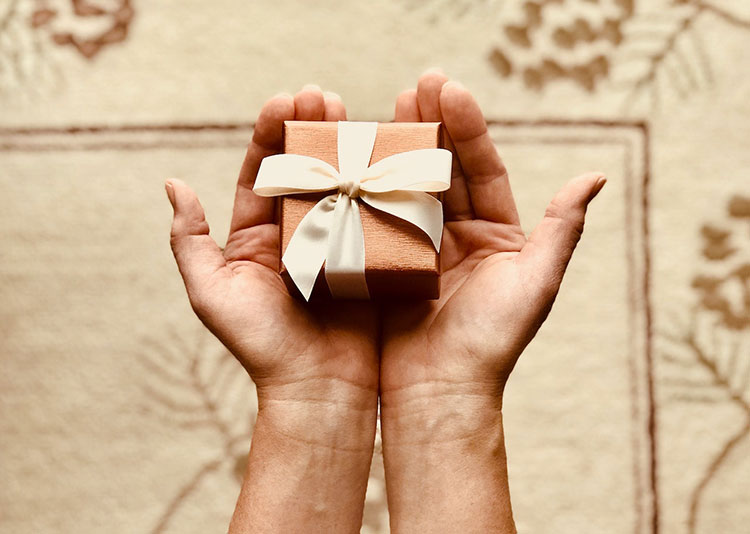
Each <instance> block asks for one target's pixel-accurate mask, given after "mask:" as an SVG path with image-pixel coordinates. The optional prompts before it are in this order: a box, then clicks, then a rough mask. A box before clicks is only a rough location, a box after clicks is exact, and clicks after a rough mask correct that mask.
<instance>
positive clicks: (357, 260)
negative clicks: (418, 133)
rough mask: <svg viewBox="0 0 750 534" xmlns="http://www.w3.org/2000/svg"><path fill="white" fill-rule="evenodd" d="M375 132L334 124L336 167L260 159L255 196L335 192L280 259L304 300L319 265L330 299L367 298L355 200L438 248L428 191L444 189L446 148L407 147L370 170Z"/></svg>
mask: <svg viewBox="0 0 750 534" xmlns="http://www.w3.org/2000/svg"><path fill="white" fill-rule="evenodd" d="M377 130H378V124H377V123H376V122H346V121H341V122H339V123H338V162H339V170H336V168H335V167H333V166H332V165H329V164H328V163H326V162H325V161H322V160H319V159H317V158H313V157H309V156H301V155H298V154H276V155H273V156H268V157H266V158H264V159H263V161H262V162H261V165H260V169H259V170H258V176H257V177H256V180H255V186H254V187H253V191H254V192H255V193H256V194H257V195H259V196H262V197H274V196H281V195H292V194H299V193H314V192H321V191H330V190H336V192H335V193H333V194H331V195H329V196H327V197H325V198H324V199H322V200H321V201H320V202H318V203H317V204H316V205H315V206H314V207H313V208H312V209H311V210H310V211H309V212H308V213H307V214H306V215H305V216H304V217H303V218H302V221H301V222H300V223H299V226H297V229H296V230H295V231H294V234H292V238H291V239H290V241H289V245H288V246H287V249H286V252H285V253H284V256H283V257H282V258H281V261H283V262H284V265H286V268H287V271H288V272H289V276H290V277H291V278H292V280H293V281H294V283H295V285H296V286H297V288H299V290H300V292H301V293H302V296H303V297H304V298H305V300H309V298H310V294H311V293H312V290H313V286H314V284H315V279H316V278H317V277H318V273H319V272H320V269H321V268H322V267H323V263H324V262H325V277H326V282H327V283H328V287H329V288H330V290H331V294H332V295H333V297H334V298H338V299H367V298H369V292H368V291H367V283H366V280H365V240H364V233H363V230H362V221H361V219H360V214H359V202H358V201H359V200H361V201H362V202H365V203H367V204H369V205H370V206H372V207H373V208H375V209H378V210H380V211H384V212H386V213H390V214H391V215H395V216H396V217H399V218H401V219H403V220H405V221H408V222H410V223H411V224H414V225H415V226H417V227H418V228H419V229H421V230H422V231H423V232H424V233H426V234H427V235H428V236H429V237H430V240H431V241H432V243H433V245H434V246H435V249H436V250H437V251H440V240H441V238H442V233H443V207H442V204H441V203H440V201H439V200H437V199H436V198H435V197H434V196H432V195H429V194H428V193H434V192H438V191H445V190H446V189H448V188H449V187H450V175H451V158H452V156H451V153H450V151H448V150H445V149H442V148H428V149H422V150H411V151H408V152H402V153H399V154H394V155H392V156H389V157H387V158H384V159H382V160H380V161H378V162H377V163H374V164H373V165H369V163H370V158H371V157H372V149H373V146H374V145H375V137H376V135H377ZM368 165H369V166H368Z"/></svg>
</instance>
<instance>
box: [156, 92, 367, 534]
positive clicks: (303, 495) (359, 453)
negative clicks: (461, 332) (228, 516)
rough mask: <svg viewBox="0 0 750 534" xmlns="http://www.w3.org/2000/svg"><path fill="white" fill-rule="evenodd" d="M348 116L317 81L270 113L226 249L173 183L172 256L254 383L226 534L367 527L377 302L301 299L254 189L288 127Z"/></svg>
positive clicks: (249, 162)
mask: <svg viewBox="0 0 750 534" xmlns="http://www.w3.org/2000/svg"><path fill="white" fill-rule="evenodd" d="M295 119H296V120H334V121H335V120H345V119H346V111H345V109H344V106H343V104H342V103H341V100H340V99H339V98H338V97H337V96H336V95H334V94H332V93H325V94H324V93H323V92H322V91H321V90H320V88H319V87H317V86H305V88H304V89H303V90H302V91H300V92H299V93H297V94H296V95H295V96H294V97H291V96H288V95H279V96H277V97H274V98H272V99H271V100H269V101H268V102H267V103H266V104H265V106H264V107H263V109H262V111H261V112H260V115H259V117H258V120H257V122H256V125H255V130H254V133H253V139H252V142H251V143H250V144H249V145H248V149H247V154H246V156H245V160H244V163H243V165H242V169H241V171H240V176H239V180H238V183H237V190H236V196H235V201H234V210H233V214H232V222H231V226H230V233H229V237H228V239H227V244H226V247H225V248H224V249H223V250H222V249H220V248H219V247H218V246H217V244H216V243H215V242H214V240H213V239H212V238H211V237H210V236H209V227H208V223H207V222H206V220H205V216H204V212H203V208H202V207H201V205H200V203H199V201H198V198H197V197H196V195H195V193H194V192H193V191H192V190H191V189H190V188H189V187H187V186H186V185H185V184H184V183H182V182H181V181H179V180H169V181H168V182H167V184H166V190H167V195H168V197H169V200H170V202H171V204H172V206H173V208H174V220H173V224H172V232H171V245H172V250H173V252H174V255H175V259H176V260H177V265H178V267H179V270H180V273H181V274H182V277H183V279H184V282H185V287H186V289H187V293H188V297H189V299H190V303H191V305H192V306H193V309H194V310H195V312H196V314H197V315H198V317H200V319H201V320H202V321H203V323H204V324H205V325H206V326H207V327H208V328H209V329H210V330H211V331H212V332H213V333H214V334H215V335H216V336H217V337H218V338H219V339H220V340H221V341H222V342H223V343H224V345H226V347H227V348H228V349H229V350H230V351H231V352H232V354H234V355H235V357H236V358H237V359H238V360H239V362H240V363H241V364H242V365H243V366H244V367H245V369H246V370H247V371H248V373H249V374H250V376H251V377H252V379H253V381H254V382H255V384H256V386H257V392H258V417H257V421H256V424H255V429H254V432H253V439H252V446H251V450H250V455H249V459H248V467H247V472H246V476H245V479H244V482H243V484H242V489H241V491H240V495H239V498H238V500H237V506H236V509H235V513H234V516H233V518H232V521H231V524H230V527H229V533H230V534H239V533H247V532H253V533H265V532H268V533H271V532H273V533H278V532H285V533H286V532H288V533H294V532H300V533H302V532H304V533H308V532H359V529H360V526H361V522H362V509H363V505H364V497H365V490H366V487H367V478H368V473H369V467H370V461H371V458H372V450H373V442H374V436H375V425H376V418H377V405H378V364H379V355H378V348H377V345H376V340H377V335H376V334H377V314H376V310H375V309H374V307H373V306H372V304H370V303H369V302H359V303H358V302H348V303H343V302H336V303H310V304H305V303H303V302H300V301H299V300H297V299H295V298H292V297H291V296H290V295H289V293H288V291H287V289H286V286H285V285H284V283H283V282H282V280H281V278H280V276H279V274H278V267H279V253H278V251H279V229H278V225H277V224H275V222H274V220H273V216H274V201H273V200H272V199H267V198H262V197H259V196H257V195H255V194H254V193H253V192H252V187H253V184H254V181H255V176H256V174H257V171H258V167H259V165H260V162H261V160H262V159H263V158H264V157H266V156H269V155H271V154H275V153H277V152H280V151H281V149H282V137H281V136H282V125H283V121H284V120H295Z"/></svg>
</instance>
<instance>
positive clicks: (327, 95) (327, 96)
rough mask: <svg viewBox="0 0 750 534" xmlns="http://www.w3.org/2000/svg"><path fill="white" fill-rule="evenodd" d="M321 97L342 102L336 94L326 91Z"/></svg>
mask: <svg viewBox="0 0 750 534" xmlns="http://www.w3.org/2000/svg"><path fill="white" fill-rule="evenodd" d="M323 96H324V97H325V98H331V99H333V100H338V101H339V102H341V101H342V100H341V97H340V96H339V95H338V94H337V93H334V92H333V91H326V92H325V93H323Z"/></svg>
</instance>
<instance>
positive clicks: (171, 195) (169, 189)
mask: <svg viewBox="0 0 750 534" xmlns="http://www.w3.org/2000/svg"><path fill="white" fill-rule="evenodd" d="M164 189H166V190H167V198H168V199H169V203H170V204H172V209H175V202H174V186H173V185H172V182H169V181H167V182H166V183H165V184H164Z"/></svg>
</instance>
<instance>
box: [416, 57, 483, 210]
mask: <svg viewBox="0 0 750 534" xmlns="http://www.w3.org/2000/svg"><path fill="white" fill-rule="evenodd" d="M447 82H448V77H447V76H446V75H445V74H444V73H443V71H442V70H440V69H430V70H428V71H427V72H425V73H424V74H423V75H422V76H421V77H420V78H419V82H418V83H417V102H418V104H419V113H420V115H421V117H422V120H423V121H425V122H444V119H443V114H442V110H441V107H440V93H441V91H442V88H443V85H445V84H446V83H447ZM443 144H444V146H445V148H447V149H448V150H450V151H451V152H453V164H452V173H451V187H450V189H448V191H446V192H445V196H444V199H443V200H444V206H445V218H446V220H463V219H471V218H473V217H474V211H473V209H472V206H471V200H470V198H469V191H468V189H467V187H466V181H465V179H464V172H463V169H462V165H461V161H460V158H458V156H457V154H456V150H455V148H454V146H453V140H452V139H451V135H450V132H449V131H448V130H447V128H445V129H444V130H443Z"/></svg>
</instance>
